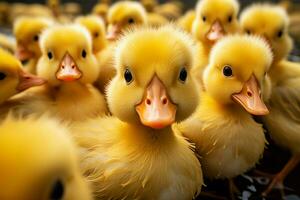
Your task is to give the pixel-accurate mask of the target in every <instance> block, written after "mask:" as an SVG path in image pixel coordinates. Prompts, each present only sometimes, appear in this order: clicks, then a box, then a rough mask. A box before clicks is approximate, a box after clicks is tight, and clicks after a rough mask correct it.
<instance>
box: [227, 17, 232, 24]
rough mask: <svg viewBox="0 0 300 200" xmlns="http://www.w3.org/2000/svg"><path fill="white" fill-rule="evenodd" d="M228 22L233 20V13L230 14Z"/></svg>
mask: <svg viewBox="0 0 300 200" xmlns="http://www.w3.org/2000/svg"><path fill="white" fill-rule="evenodd" d="M228 22H229V23H230V22H232V15H230V16H229V17H228Z"/></svg>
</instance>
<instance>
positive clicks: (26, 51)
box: [13, 17, 53, 74]
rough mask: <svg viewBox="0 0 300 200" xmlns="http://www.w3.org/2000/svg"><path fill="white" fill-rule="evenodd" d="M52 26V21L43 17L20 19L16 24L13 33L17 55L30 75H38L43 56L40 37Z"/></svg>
mask: <svg viewBox="0 0 300 200" xmlns="http://www.w3.org/2000/svg"><path fill="white" fill-rule="evenodd" d="M52 24H53V21H52V20H49V19H46V18H41V17H20V18H19V19H18V20H17V21H16V22H15V23H14V26H13V33H14V36H15V38H16V41H17V48H16V51H15V55H16V57H17V58H18V59H19V60H21V61H22V62H24V67H25V69H26V70H27V71H28V72H30V73H33V74H36V65H37V62H38V59H39V58H40V56H41V49H40V46H39V39H40V35H41V33H42V31H43V30H45V29H47V28H48V27H50V26H51V25H52Z"/></svg>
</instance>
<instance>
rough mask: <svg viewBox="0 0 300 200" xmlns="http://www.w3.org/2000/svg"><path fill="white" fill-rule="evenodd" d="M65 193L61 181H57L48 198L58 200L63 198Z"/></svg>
mask: <svg viewBox="0 0 300 200" xmlns="http://www.w3.org/2000/svg"><path fill="white" fill-rule="evenodd" d="M64 192H65V188H64V184H63V183H62V181H61V180H57V181H56V182H55V183H54V184H53V186H52V189H51V192H50V197H49V199H51V200H60V199H62V198H63V196H64Z"/></svg>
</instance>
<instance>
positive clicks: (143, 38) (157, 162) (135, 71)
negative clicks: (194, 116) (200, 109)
mask: <svg viewBox="0 0 300 200" xmlns="http://www.w3.org/2000/svg"><path fill="white" fill-rule="evenodd" d="M128 49H130V51H128ZM145 50H146V51H147V53H145ZM150 52H151V53H150ZM192 54H193V49H192V42H191V40H190V38H189V37H188V36H187V35H185V34H184V33H182V32H181V31H179V30H177V29H175V28H172V27H168V26H167V27H161V28H158V29H149V28H145V29H139V30H137V31H134V32H131V33H128V35H126V36H125V37H124V38H123V39H122V40H121V42H120V44H119V45H118V49H117V51H116V60H117V61H116V62H117V63H116V68H117V76H116V77H115V78H114V79H113V80H112V82H111V84H110V85H109V87H108V104H109V107H110V109H111V111H112V113H113V115H114V116H115V117H106V118H99V119H94V120H91V121H88V122H86V123H79V124H76V125H74V126H73V133H74V135H75V138H76V141H77V142H78V143H79V144H80V145H81V147H83V148H84V149H86V152H85V153H84V154H83V155H82V156H83V160H82V167H83V170H84V172H85V174H86V175H87V176H88V178H89V180H91V182H92V183H93V185H94V188H95V189H94V191H95V194H96V197H97V198H98V199H145V200H148V199H157V200H162V199H186V200H188V199H192V198H193V197H194V195H196V194H197V192H199V191H200V189H201V185H202V183H203V182H202V172H201V168H200V164H199V162H198V160H197V158H196V156H195V155H194V153H193V151H192V149H191V148H192V146H191V145H190V144H189V143H188V142H187V141H186V140H185V139H184V138H183V137H182V136H181V135H180V134H178V132H177V131H176V130H173V129H172V127H171V124H172V123H173V122H175V121H178V120H183V119H185V118H186V117H188V116H189V115H190V114H191V113H192V112H193V110H194V108H195V107H196V105H197V96H198V94H197V90H196V88H195V84H194V81H193V79H192V76H191V67H192V65H193V59H192Z"/></svg>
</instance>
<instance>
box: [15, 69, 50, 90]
mask: <svg viewBox="0 0 300 200" xmlns="http://www.w3.org/2000/svg"><path fill="white" fill-rule="evenodd" d="M19 80H20V81H19V84H18V86H17V90H18V91H19V92H22V91H24V90H27V89H28V88H31V87H34V86H40V85H43V84H45V83H46V82H47V81H46V80H44V79H42V78H39V77H37V76H34V75H32V74H29V73H28V72H25V71H23V70H20V71H19Z"/></svg>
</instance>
